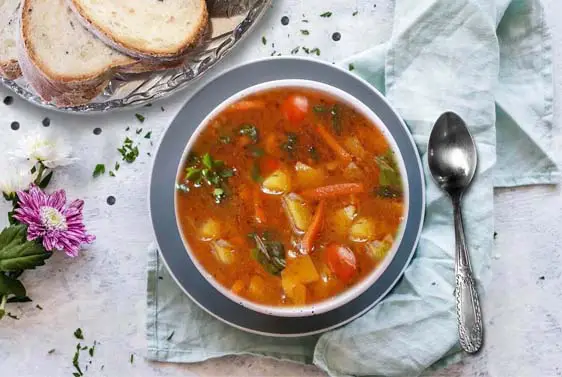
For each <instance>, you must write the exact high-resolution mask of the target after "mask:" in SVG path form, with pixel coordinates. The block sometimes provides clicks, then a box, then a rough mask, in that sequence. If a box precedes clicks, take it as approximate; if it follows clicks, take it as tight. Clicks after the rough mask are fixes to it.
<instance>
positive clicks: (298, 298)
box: [291, 284, 306, 305]
mask: <svg viewBox="0 0 562 377" xmlns="http://www.w3.org/2000/svg"><path fill="white" fill-rule="evenodd" d="M291 299H292V300H293V303H294V304H295V305H304V304H306V287H305V286H304V285H302V284H297V285H296V286H295V288H293V297H291Z"/></svg>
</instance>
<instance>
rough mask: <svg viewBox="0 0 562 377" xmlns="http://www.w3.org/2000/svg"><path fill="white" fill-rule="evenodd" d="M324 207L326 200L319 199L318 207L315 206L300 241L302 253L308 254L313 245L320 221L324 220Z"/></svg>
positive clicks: (320, 224)
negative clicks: (312, 215) (314, 211)
mask: <svg viewBox="0 0 562 377" xmlns="http://www.w3.org/2000/svg"><path fill="white" fill-rule="evenodd" d="M325 207H326V202H325V201H324V200H322V201H320V203H319V204H318V207H317V208H316V213H315V214H314V217H313V218H312V222H311V223H310V225H309V227H308V229H307V231H306V233H305V234H304V237H303V239H302V243H301V251H302V253H304V254H310V253H311V252H312V246H313V245H314V241H315V240H316V238H317V237H318V235H319V234H320V231H321V230H322V223H323V222H324V208H325Z"/></svg>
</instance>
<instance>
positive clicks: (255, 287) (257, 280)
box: [248, 275, 265, 299]
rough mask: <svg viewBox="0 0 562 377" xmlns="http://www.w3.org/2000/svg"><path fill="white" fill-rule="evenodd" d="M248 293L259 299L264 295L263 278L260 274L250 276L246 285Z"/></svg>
mask: <svg viewBox="0 0 562 377" xmlns="http://www.w3.org/2000/svg"><path fill="white" fill-rule="evenodd" d="M248 294H249V295H250V296H252V297H253V298H255V299H261V298H263V297H264V296H265V280H263V278H262V277H261V276H259V275H254V276H252V278H251V279H250V285H249V286H248Z"/></svg>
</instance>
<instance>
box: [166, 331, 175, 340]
mask: <svg viewBox="0 0 562 377" xmlns="http://www.w3.org/2000/svg"><path fill="white" fill-rule="evenodd" d="M175 333H176V332H175V331H172V333H171V334H170V336H168V337H167V338H166V340H167V341H168V342H169V341H170V340H172V338H173V337H174V334H175Z"/></svg>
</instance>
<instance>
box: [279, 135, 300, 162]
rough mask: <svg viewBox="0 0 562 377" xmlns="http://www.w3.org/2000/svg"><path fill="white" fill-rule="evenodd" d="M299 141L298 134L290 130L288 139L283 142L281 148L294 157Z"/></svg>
mask: <svg viewBox="0 0 562 377" xmlns="http://www.w3.org/2000/svg"><path fill="white" fill-rule="evenodd" d="M297 141H298V138H297V135H296V134H294V133H292V132H288V133H287V141H285V142H284V143H283V144H281V149H282V150H283V151H285V152H287V153H288V154H289V156H291V157H292V156H293V154H294V153H295V151H296V149H297Z"/></svg>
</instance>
